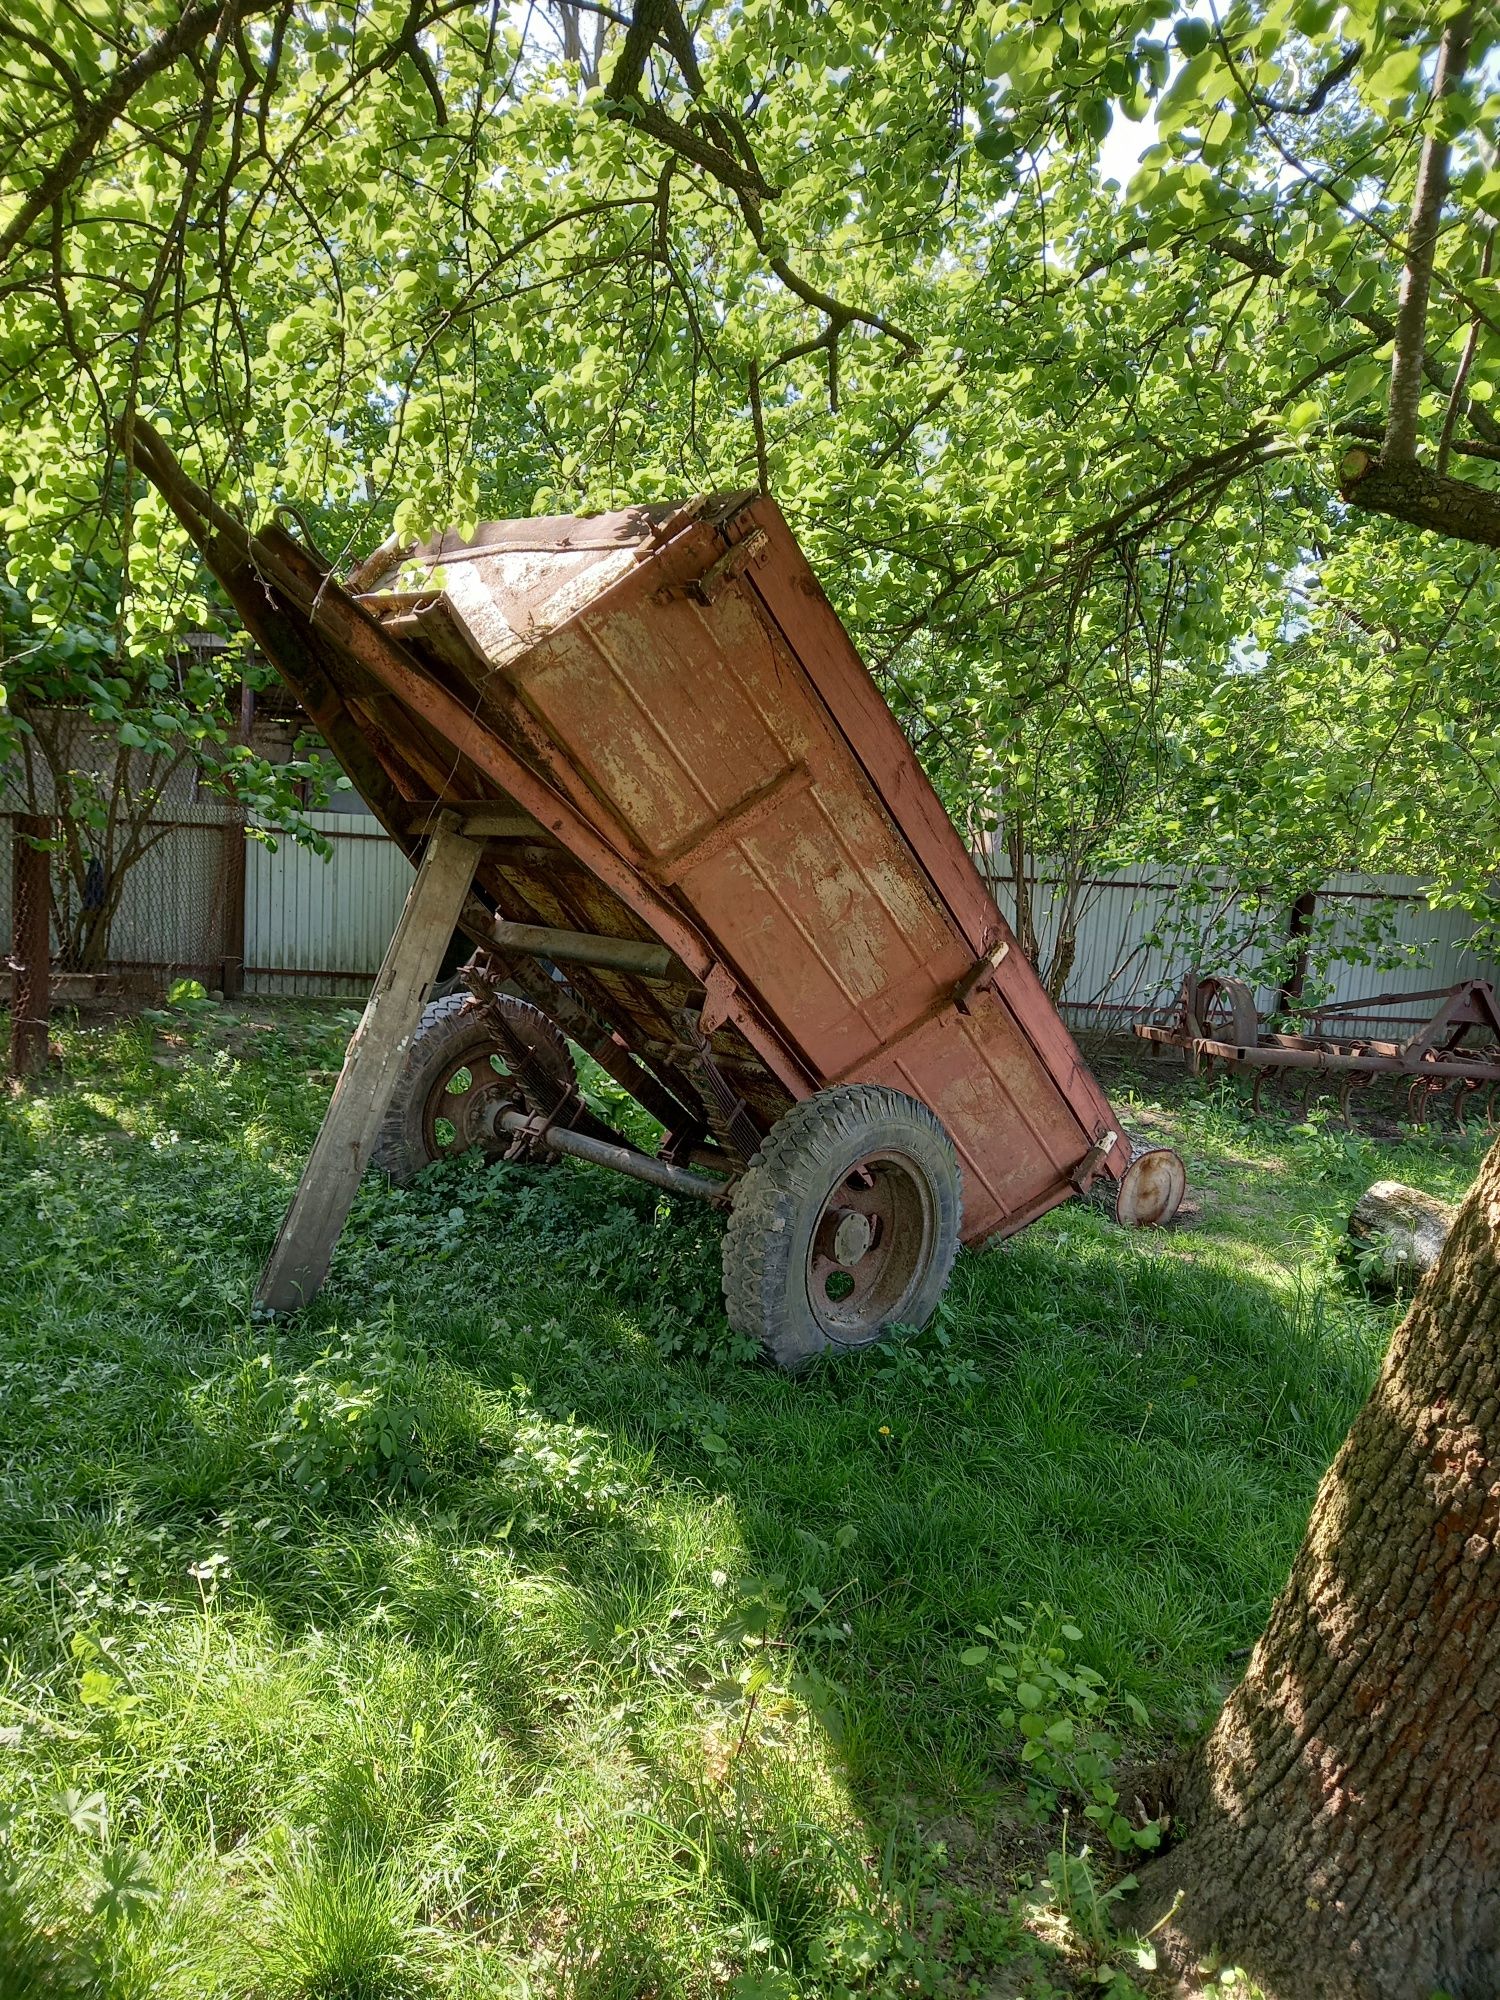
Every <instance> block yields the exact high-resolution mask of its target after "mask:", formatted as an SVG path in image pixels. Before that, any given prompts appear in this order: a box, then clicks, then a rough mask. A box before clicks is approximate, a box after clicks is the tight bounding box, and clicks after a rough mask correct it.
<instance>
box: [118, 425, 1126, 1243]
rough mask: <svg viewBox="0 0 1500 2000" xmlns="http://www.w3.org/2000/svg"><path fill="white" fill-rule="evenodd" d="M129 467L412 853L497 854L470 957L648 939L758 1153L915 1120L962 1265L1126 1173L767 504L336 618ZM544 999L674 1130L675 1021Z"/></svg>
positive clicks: (654, 527)
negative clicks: (582, 1030) (152, 490)
mask: <svg viewBox="0 0 1500 2000" xmlns="http://www.w3.org/2000/svg"><path fill="white" fill-rule="evenodd" d="M142 448H143V450H145V451H146V453H147V459H148V461H149V463H148V469H149V470H150V471H151V473H152V476H153V477H154V478H156V479H157V481H158V483H159V484H161V485H162V488H163V491H164V492H165V493H166V494H167V497H168V499H169V501H170V503H171V504H172V506H173V507H174V509H175V510H176V511H177V513H178V515H179V517H180V518H181V519H182V520H183V521H184V523H185V524H186V525H187V526H188V527H189V529H190V531H191V532H193V533H194V535H195V537H196V538H197V539H198V540H199V542H200V545H201V546H202V547H203V549H204V553H205V555H206V556H207V558H208V560H209V562H210V564H211V566H212V567H214V569H215V571H216V573H217V574H218V575H219V577H220V579H221V581H222V582H223V584H224V587H225V589H226V590H227V591H228V593H229V595H230V597H231V599H232V601H233V602H234V603H235V604H236V606H237V607H238V608H239V610H240V612H241V615H242V616H243V617H244V618H245V621H246V623H247V624H248V625H249V626H250V628H251V630H252V631H253V632H254V634H255V636H256V637H257V639H258V640H259V642H260V643H261V645H262V646H263V647H264V649H265V650H266V652H267V654H268V656H269V657H270V658H271V659H272V660H273V662H274V663H275V664H276V665H277V667H278V668H279V669H280V670H281V672H282V674H283V676H284V678H285V679H286V680H287V681H288V683H289V685H290V686H291V687H292V689H293V691H294V692H295V693H296V694H297V695H298V697H299V699H300V700H302V702H303V703H304V705H305V706H306V707H307V708H308V711H309V713H310V714H311V715H312V716H313V719H314V721H315V722H316V723H317V724H318V726H319V727H320V728H321V729H322V730H323V732H324V734H325V736H326V737H327V738H328V740H329V742H330V744H331V746H332V747H333V749H334V751H335V754H336V755H338V757H339V758H340V761H341V762H342V763H343V764H344V765H345V768H346V769H347V770H348V771H349V773H350V776H351V777H352V778H353V779H354V781H355V783H356V785H357V786H358V788H359V789H360V791H361V792H362V793H363V794H364V796H365V798H366V799H367V801H368V802H369V804H370V806H371V808H372V810H373V811H374V812H375V813H376V814H377V815H378V817H379V818H380V819H381V821H382V823H383V824H384V825H386V827H387V828H388V829H389V830H390V831H391V832H392V833H393V834H394V835H395V837H396V838H397V839H398V840H400V841H401V843H402V845H403V846H404V847H406V849H407V851H408V852H411V851H413V849H414V847H415V845H416V843H417V842H418V841H419V840H420V836H421V828H422V825H423V824H424V823H425V822H424V816H426V817H427V819H428V820H430V819H432V818H435V816H436V814H437V812H438V811H439V810H440V809H441V808H442V807H444V806H456V807H459V808H461V809H462V810H463V811H465V812H466V813H469V814H472V815H474V823H475V824H476V825H478V824H480V823H481V822H483V823H485V824H488V825H490V826H492V827H494V828H495V829H497V830H496V831H495V832H494V833H493V834H492V835H490V836H487V837H486V839H485V847H484V853H483V857H482V859H481V861H480V864H479V867H478V871H477V874H476V878H475V880H476V889H477V891H478V893H479V896H480V899H481V901H480V903H479V904H476V905H475V914H473V915H472V917H471V918H470V919H467V920H466V921H469V922H470V923H471V928H473V930H474V932H475V934H476V935H483V934H484V932H485V928H486V926H487V924H488V922H489V918H488V915H487V914H486V913H487V912H489V911H493V912H496V913H498V914H499V915H501V916H503V917H506V918H510V919H513V920H516V921H519V922H521V923H530V924H542V925H544V926H548V927H551V928H553V929H558V930H572V931H584V932H594V933H599V934H604V935H608V936H614V937H625V938H646V939H650V938H655V939H658V940H660V942H662V943H663V944H665V945H667V946H668V947H669V948H670V950H671V951H672V953H673V954H674V955H675V959H676V961H677V963H678V964H679V965H680V967H681V969H682V977H683V978H685V979H686V980H687V981H688V982H689V983H690V984H691V985H693V986H695V987H697V988H698V989H699V990H700V992H701V994H702V995H703V997H704V1013H703V1021H704V1026H705V1027H706V1028H707V1029H708V1030H709V1031H710V1033H711V1046H712V1053H713V1056H714V1058H715V1061H716V1062H717V1064H718V1066H719V1068H720V1070H721V1071H722V1072H723V1075H724V1077H725V1078H726V1079H727V1080H728V1083H729V1085H730V1086H731V1087H732V1089H733V1090H735V1091H737V1092H738V1093H739V1094H740V1095H741V1096H742V1097H743V1098H744V1100H745V1101H746V1102H747V1103H748V1104H749V1106H750V1107H751V1110H752V1112H753V1114H754V1116H755V1118H756V1119H757V1120H758V1121H759V1124H760V1126H761V1127H762V1129H764V1128H766V1127H768V1126H769V1125H770V1124H771V1123H772V1122H774V1120H775V1119H776V1117H777V1116H779V1114H780V1112H781V1111H782V1110H783V1109H784V1108H785V1107H786V1106H787V1105H788V1104H789V1103H790V1102H791V1101H793V1100H794V1099H796V1098H800V1097H805V1096H806V1095H808V1094H809V1093H810V1092H812V1091H813V1090H816V1089H818V1088H821V1087H823V1086H825V1085H828V1084H832V1083H837V1082H845V1081H874V1082H881V1083H889V1084H892V1085H894V1086H896V1087H897V1088H900V1089H902V1090H906V1091H909V1092H910V1093H911V1094H912V1095H913V1096H916V1097H919V1098H921V1099H923V1100H924V1101H925V1102H926V1103H927V1104H929V1105H930V1106H931V1107H932V1109H933V1110H934V1111H935V1112H936V1113H937V1115H938V1116H939V1117H940V1118H941V1119H942V1120H943V1122H944V1124H945V1125H946V1127H947V1129H948V1131H949V1132H950V1134H951V1135H952V1138H953V1140H954V1143H955V1145H956V1146H957V1148H958V1151H959V1155H960V1158H961V1160H962V1164H963V1169H964V1180H965V1216H964V1236H965V1238H966V1239H967V1240H969V1241H971V1242H972V1241H977V1240H980V1239H982V1238H984V1237H986V1236H988V1235H991V1234H993V1233H995V1232H997V1231H999V1232H1006V1231H1009V1230H1011V1229H1015V1228H1019V1227H1020V1226H1021V1225H1022V1224H1023V1223H1025V1222H1027V1221H1030V1220H1031V1219H1032V1218H1033V1217H1034V1216H1036V1215H1038V1214H1040V1213H1042V1212H1043V1211H1044V1210H1045V1209H1047V1208H1049V1207H1051V1206H1053V1205H1054V1204H1055V1203H1057V1202H1058V1201H1061V1200H1063V1199H1064V1198H1065V1197H1066V1196H1067V1195H1068V1194H1069V1193H1070V1192H1071V1191H1072V1189H1073V1186H1074V1185H1075V1182H1076V1180H1078V1179H1081V1178H1087V1176H1088V1175H1089V1174H1090V1173H1092V1172H1094V1171H1098V1170H1101V1169H1102V1170H1103V1171H1106V1172H1108V1173H1110V1174H1111V1175H1118V1174H1119V1173H1121V1172H1123V1171H1124V1169H1125V1167H1126V1166H1127V1165H1128V1162H1129V1150H1128V1147H1127V1146H1126V1144H1125V1142H1124V1140H1123V1139H1122V1138H1120V1137H1119V1136H1118V1134H1117V1130H1116V1127H1115V1125H1114V1120H1113V1115H1112V1113H1111V1111H1110V1107H1109V1105H1108V1103H1107V1101H1106V1099H1105V1098H1104V1096H1103V1094H1102V1092H1101V1091H1100V1090H1099V1088H1098V1086H1097V1084H1096V1083H1095V1082H1094V1080H1093V1078H1092V1077H1091V1076H1090V1074H1089V1072H1088V1070H1087V1068H1086V1067H1085V1065H1084V1064H1083V1062H1082V1060H1081V1058H1080V1057H1079V1054H1078V1051H1077V1049H1076V1048H1075V1047H1074V1044H1073V1042H1072V1039H1071V1037H1070V1036H1069V1035H1068V1033H1067V1031H1066V1029H1065V1028H1064V1026H1063V1024H1062V1022H1061V1020H1060V1018H1059V1017H1058V1015H1057V1012H1056V1010H1055V1009H1054V1008H1053V1007H1052V1005H1051V1003H1050V1001H1049V1000H1048V999H1047V996H1046V994H1045V993H1044V991H1043V989H1042V987H1041V985H1040V982H1039V981H1038V980H1037V978H1036V975H1035V974H1034V973H1033V972H1032V970H1031V968H1030V967H1029V966H1028V965H1027V964H1026V962H1025V960H1024V959H1023V957H1022V956H1021V953H1020V951H1019V950H1018V949H1015V948H1009V949H1007V947H1009V946H1011V945H1012V940H1011V939H1010V934H1009V932H1008V931H1007V930H1006V928H1005V925H1004V922H1003V920H1002V918H1001V916H1000V913H999V911H998V910H997V908H996V906H995V904H994V902H993V900H992V899H991V897H990V895H989V893H988V891H987V889H986V888H985V886H984V884H983V882H982V881H981V879H980V876H979V874H978V872H977V870H976V869H975V867H974V865H973V863H972V861H971V860H970V858H969V856H968V854H967V853H966V851H965V849H964V847H963V845H962V843H961V842H960V840H959V838H958V836H957V834H956V832H955V831H954V829H953V827H952V825H951V823H950V822H949V820H948V819H947V817H946V815H945V814H944V812H943V809H942V806H941V804H940V803H939V801H938V799H937V797H936V795H935V793H934V792H933V790H932V787H931V786H930V784H929V783H928V781H927V779H926V777H925V776H924V775H923V773H922V770H921V768H920V766H919V765H918V763H917V761H916V758H915V756H914V755H913V753H912V751H911V749H910V746H909V745H908V744H907V743H906V741H905V739H904V738H903V736H902V735H901V732H900V730H899V728H898V727H897V725H896V722H895V720H894V718H893V717H892V715H891V713H890V711H889V709H888V708H887V707H886V705H885V703H884V701H883V700H882V699H881V697H880V693H879V691H878V689H877V688H876V686H875V684H874V682H873V681H872V680H871V678H870V676H869V674H868V673H867V671H866V670H865V668H864V666H863V664H862V663H861V661H860V660H859V657H858V655H857V654H856V652H855V650H854V647H853V645H852V644H851V642H850V640H849V638H848V636H847V634H846V633H845V632H844V630H843V627H842V625H841V624H840V623H839V620H838V618H837V617H836V615H835V613H834V612H833V609H832V607H831V606H830V605H829V603H828V600H827V599H826V597H825V596H824V595H823V593H822V591H821V590H820V589H819V588H818V585H817V583H816V581H815V579H814V578H813V576H812V573H811V571H810V569H809V567H808V565H807V563H806V560H805V558H804V557H803V556H802V553H801V551H800V550H799V549H798V547H797V545H796V542H795V541H794V539H793V537H792V535H791V533H790V531H789V529H788V528H787V525H786V523H785V521H784V520H783V519H782V517H781V514H780V512H779V510H778V509H777V508H776V506H775V504H774V503H773V502H772V501H770V500H769V499H765V498H759V499H757V498H754V497H752V496H746V495H741V496H739V497H737V498H735V499H733V500H730V501H718V502H712V501H696V502H693V503H691V504H689V505H687V506H683V507H675V508H674V507H637V508H632V509H628V510H625V511H623V512H621V513H617V514H607V515H601V516H597V517H594V518H592V519H576V520H574V519H567V520H550V521H518V522H501V523H492V524H488V525H486V526H483V527H481V528H479V529H478V530H477V531H476V532H475V534H474V535H473V536H471V537H470V538H469V539H468V540H467V541H461V540H459V539H458V538H457V537H455V536H453V535H445V536H443V537H442V538H441V539H440V540H439V541H438V542H435V543H433V544H430V545H429V546H428V547H427V548H425V549H424V550H420V551H417V552H415V554H414V555H413V556H412V557H410V558H408V559H407V560H406V561H404V562H401V563H397V562H395V561H394V560H393V561H392V563H391V565H390V566H389V567H388V568H387V569H386V570H385V572H384V573H379V572H380V565H379V564H375V563H368V562H367V563H366V564H365V565H364V566H362V568H361V570H360V572H359V579H358V580H359V583H360V586H361V592H360V594H359V595H358V596H353V595H351V594H350V593H349V592H348V591H346V590H345V589H344V588H343V587H342V586H341V585H340V583H339V582H338V580H337V579H336V578H335V577H334V576H333V575H332V574H331V572H330V570H329V567H328V565H327V564H326V563H324V562H323V561H322V560H321V559H320V558H319V557H318V556H317V555H316V552H315V551H312V550H310V549H308V548H307V547H306V546H305V545H303V544H300V543H297V542H295V541H293V540H292V539H291V538H290V537H289V536H288V535H287V534H286V533H285V532H284V531H283V530H281V529H279V528H275V527H271V528H267V529H266V530H265V531H264V532H263V533H261V534H260V535H258V536H251V535H249V534H248V533H247V532H246V531H245V530H244V529H243V528H242V527H241V526H240V525H239V524H238V523H237V522H235V521H234V520H233V519H232V517H230V516H228V515H227V514H225V513H224V511H223V510H222V509H220V508H218V507H217V505H216V503H214V502H213V501H212V499H211V497H210V496H208V495H207V494H204V493H203V492H202V491H201V489H198V488H196V487H194V486H193V484H192V482H191V481H190V480H188V479H187V478H186V476H185V475H184V474H183V473H182V471H181V468H180V467H176V466H175V465H174V464H173V463H172V461H171V460H170V454H168V453H166V451H165V449H164V447H160V445H159V444H158V443H157V442H155V441H154V440H153V439H152V438H151V437H147V439H146V440H145V442H144V443H143V447H142ZM370 585H373V586H375V587H374V588H369V587H367V586H370ZM977 975H982V976H977ZM568 983H569V985H570V986H571V987H572V988H573V990H574V991H575V993H576V994H577V995H578V996H579V998H580V999H581V1000H583V1001H584V1002H585V1003H586V1004H587V1006H589V1007H590V1008H592V1009H593V1010H594V1012H595V1014H596V1015H597V1016H598V1017H599V1018H600V1019H601V1020H602V1021H603V1022H605V1023H607V1024H608V1027H609V1029H611V1030H612V1031H613V1033H614V1036H615V1038H616V1040H617V1042H619V1043H622V1044H624V1046H625V1047H627V1048H629V1049H630V1050H631V1051H632V1052H633V1053H634V1055H635V1056H636V1057H637V1058H638V1059H639V1060H640V1061H641V1062H643V1063H644V1064H646V1065H647V1067H649V1068H650V1069H652V1070H653V1071H654V1072H655V1075H656V1077H657V1079H658V1080H659V1082H660V1083H661V1084H662V1085H664V1086H665V1088H666V1089H667V1090H668V1091H669V1092H675V1093H676V1094H677V1096H678V1097H679V1099H680V1100H681V1101H682V1102H684V1103H688V1102H691V1101H693V1090H692V1086H691V1084H689V1083H686V1082H685V1081H684V1078H683V1072H682V1068H681V1064H682V1063H683V1062H685V1061H686V1062H690V1061H691V1059H692V1058H691V1055H690V1041H691V1036H692V1034H693V1033H695V1032H696V1031H695V1030H693V1029H692V1027H691V1023H690V1022H688V1023H687V1025H686V1027H685V1017H684V1016H683V1014H682V1013H681V1011H680V1009H681V1006H682V994H681V992H680V991H678V992H676V993H675V994H674V993H673V992H672V991H671V990H669V988H668V987H666V986H664V985H663V983H662V982H661V981H659V980H658V981H653V980H651V979H648V978H646V977H642V976H637V975H636V974H634V973H631V974H627V973H623V972H612V971H607V970H604V969H601V968H599V967H598V966H581V965H580V966H576V967H574V966H570V967H569V968H568ZM685 1033H687V1035H688V1037H689V1040H688V1041H685V1040H684V1035H685Z"/></svg>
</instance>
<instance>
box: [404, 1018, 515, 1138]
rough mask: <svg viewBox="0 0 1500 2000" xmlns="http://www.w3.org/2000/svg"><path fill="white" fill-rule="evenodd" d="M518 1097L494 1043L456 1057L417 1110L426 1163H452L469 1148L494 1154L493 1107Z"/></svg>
mask: <svg viewBox="0 0 1500 2000" xmlns="http://www.w3.org/2000/svg"><path fill="white" fill-rule="evenodd" d="M465 1079H467V1080H465ZM518 1095H519V1085H518V1084H517V1081H516V1079H515V1077H514V1076H513V1075H512V1074H511V1072H510V1070H509V1069H508V1068H507V1067H506V1066H505V1058H504V1056H503V1055H501V1053H500V1051H499V1050H498V1049H497V1048H496V1047H495V1045H494V1044H493V1042H487V1041H486V1042H480V1043H478V1044H476V1046H475V1047H473V1048H471V1049H461V1050H459V1051H457V1052H456V1054H455V1055H454V1058H453V1060H452V1062H450V1063H448V1064H446V1065H445V1066H444V1069H443V1071H442V1074H441V1075H440V1076H438V1077H437V1078H436V1079H435V1080H434V1082H433V1085H432V1088H431V1089H430V1090H429V1091H428V1093H427V1099H426V1102H425V1103H424V1104H423V1106H422V1143H423V1145H424V1146H425V1147H426V1150H427V1155H428V1158H429V1159H433V1160H446V1159H451V1158H453V1156H454V1155H455V1154H458V1153H463V1152H467V1151H468V1150H469V1149H470V1148H471V1147H474V1146H479V1147H482V1148H483V1149H485V1150H486V1151H488V1152H491V1153H493V1152H497V1151H498V1150H499V1147H498V1145H497V1142H496V1140H495V1136H494V1134H495V1127H494V1122H493V1119H492V1117H491V1115H490V1114H491V1113H493V1111H494V1110H495V1109H496V1108H497V1104H503V1103H509V1102H510V1101H511V1100H512V1099H514V1098H515V1097H517V1096H518ZM445 1128H446V1129H445Z"/></svg>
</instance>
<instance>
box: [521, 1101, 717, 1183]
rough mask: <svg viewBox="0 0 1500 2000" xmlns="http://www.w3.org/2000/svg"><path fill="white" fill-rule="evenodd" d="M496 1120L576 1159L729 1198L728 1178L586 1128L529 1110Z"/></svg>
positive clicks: (522, 1134) (635, 1176)
mask: <svg viewBox="0 0 1500 2000" xmlns="http://www.w3.org/2000/svg"><path fill="white" fill-rule="evenodd" d="M495 1124H496V1127H497V1129H498V1130H499V1131H502V1132H509V1133H510V1134H511V1135H512V1136H513V1137H514V1138H517V1139H531V1140H534V1141H535V1142H536V1143H538V1144H539V1145H543V1146H550V1147H551V1148H552V1150H553V1152H554V1153H570V1154H571V1155H572V1156H573V1158H574V1159H575V1160H589V1161H592V1163H593V1164H594V1165H595V1166H596V1167H613V1169H614V1170H615V1172H616V1173H617V1174H630V1175H631V1176H632V1177H633V1178H634V1179H636V1180H638V1181H649V1182H650V1184H651V1185H652V1187H659V1188H666V1189H667V1190H668V1191H669V1192H670V1193H672V1194H690V1195H693V1196H695V1197H696V1198H697V1199H698V1200H699V1201H712V1202H719V1203H726V1202H727V1201H728V1200H729V1183H728V1182H727V1181H716V1180H712V1179H710V1177H709V1176H708V1175H707V1174H690V1173H689V1172H688V1170H687V1168H686V1167H674V1166H671V1165H669V1164H668V1162H667V1161H666V1160H657V1159H653V1158H652V1156H651V1154H650V1153H638V1152H636V1150H635V1149H634V1147H632V1146H619V1145H613V1144H611V1142H610V1141H609V1140H608V1139H595V1138H593V1137H592V1136H591V1135H590V1134H588V1133H586V1132H570V1131H569V1130H568V1129H567V1128H566V1127H565V1126H561V1125H548V1124H547V1123H546V1122H545V1120H543V1119H541V1118H533V1117H532V1116H530V1115H529V1113H527V1112H525V1111H502V1112H501V1113H500V1116H499V1117H498V1118H497V1119H496V1120H495Z"/></svg>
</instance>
